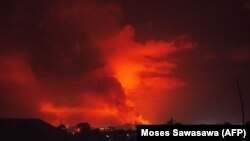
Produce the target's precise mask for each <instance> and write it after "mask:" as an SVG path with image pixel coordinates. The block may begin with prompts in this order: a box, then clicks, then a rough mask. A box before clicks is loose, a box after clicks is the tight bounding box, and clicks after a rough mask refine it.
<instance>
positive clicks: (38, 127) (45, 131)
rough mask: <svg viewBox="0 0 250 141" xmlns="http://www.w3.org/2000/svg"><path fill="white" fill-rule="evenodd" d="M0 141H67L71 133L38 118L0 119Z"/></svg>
mask: <svg viewBox="0 0 250 141" xmlns="http://www.w3.org/2000/svg"><path fill="white" fill-rule="evenodd" d="M0 140H1V141H69V140H71V135H70V134H68V133H66V132H64V131H62V130H60V129H58V128H56V127H54V126H52V125H50V124H48V123H46V122H44V121H42V120H40V119H0Z"/></svg>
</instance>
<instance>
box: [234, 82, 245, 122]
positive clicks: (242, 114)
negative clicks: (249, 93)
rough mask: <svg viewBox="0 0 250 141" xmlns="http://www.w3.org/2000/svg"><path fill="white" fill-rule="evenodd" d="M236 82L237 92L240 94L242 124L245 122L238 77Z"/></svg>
mask: <svg viewBox="0 0 250 141" xmlns="http://www.w3.org/2000/svg"><path fill="white" fill-rule="evenodd" d="M236 83H237V89H238V93H239V96H240V103H241V116H242V124H243V125H244V124H245V111H244V103H243V97H242V93H241V90H240V82H239V79H238V78H237V79H236Z"/></svg>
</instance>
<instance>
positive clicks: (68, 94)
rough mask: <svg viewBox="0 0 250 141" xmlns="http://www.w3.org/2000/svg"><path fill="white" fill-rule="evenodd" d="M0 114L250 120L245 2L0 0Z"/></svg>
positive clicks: (249, 4) (106, 120)
mask: <svg viewBox="0 0 250 141" xmlns="http://www.w3.org/2000/svg"><path fill="white" fill-rule="evenodd" d="M0 19H1V22H0V30H1V32H0V117H15V118H30V117H32V118H41V119H44V120H46V121H48V122H50V123H52V124H54V125H57V124H59V123H60V122H62V121H63V122H65V123H67V124H70V125H73V124H76V123H78V122H81V121H87V122H90V124H91V125H93V126H103V125H104V126H107V125H118V124H124V123H165V122H166V121H167V120H169V119H170V118H171V117H173V118H175V119H176V120H177V121H180V122H183V123H189V124H197V123H223V122H232V123H240V122H241V107H240V98H239V95H238V93H237V87H236V78H238V79H239V81H240V86H241V91H242V94H243V100H244V103H245V112H246V115H245V117H246V120H250V113H249V112H248V111H250V109H249V107H250V105H249V100H250V95H249V92H250V90H249V88H250V40H249V39H250V28H249V27H250V1H249V0H144V1H141V0H125V1H123V0H119V1H118V0H94V1H92V0H73V1H67V0H61V1H53V0H52V1H44V0H37V1H33V0H23V1H19V0H2V1H1V2H0Z"/></svg>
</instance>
